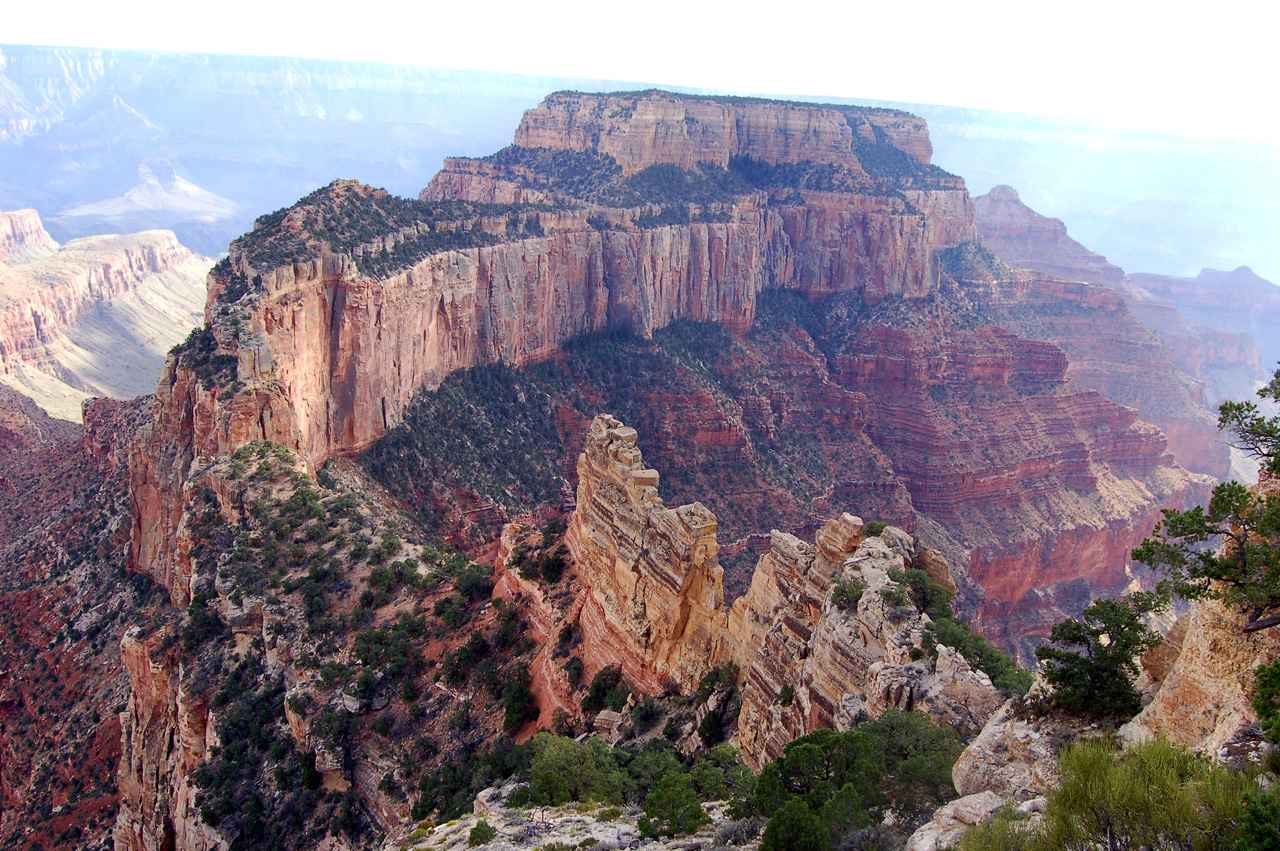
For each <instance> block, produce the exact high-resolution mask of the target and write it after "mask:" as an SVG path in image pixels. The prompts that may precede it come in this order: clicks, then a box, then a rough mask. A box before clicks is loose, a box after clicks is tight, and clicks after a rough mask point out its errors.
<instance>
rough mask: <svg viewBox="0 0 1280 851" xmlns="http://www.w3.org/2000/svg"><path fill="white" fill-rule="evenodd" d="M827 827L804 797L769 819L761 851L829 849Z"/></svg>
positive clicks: (785, 805)
mask: <svg viewBox="0 0 1280 851" xmlns="http://www.w3.org/2000/svg"><path fill="white" fill-rule="evenodd" d="M826 849H827V829H826V825H824V824H823V823H822V819H821V818H819V817H818V815H817V814H816V813H814V812H813V810H811V809H810V808H809V805H808V804H806V803H805V802H804V800H803V799H802V798H794V799H792V800H790V801H787V803H785V804H783V805H782V806H781V807H780V808H779V809H778V811H777V813H775V814H774V816H773V818H771V819H769V824H768V825H766V826H765V829H764V836H763V837H761V839H760V851H826Z"/></svg>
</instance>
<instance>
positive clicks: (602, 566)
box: [566, 414, 729, 693]
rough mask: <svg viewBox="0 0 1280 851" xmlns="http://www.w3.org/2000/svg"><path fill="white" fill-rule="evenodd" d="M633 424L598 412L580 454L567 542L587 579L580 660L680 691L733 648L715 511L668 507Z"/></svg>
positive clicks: (650, 688)
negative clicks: (728, 639)
mask: <svg viewBox="0 0 1280 851" xmlns="http://www.w3.org/2000/svg"><path fill="white" fill-rule="evenodd" d="M657 485H658V472H657V471H656V470H650V469H647V468H645V466H644V462H643V459H642V457H641V454H640V449H639V447H638V446H636V432H635V429H631V428H627V427H626V426H624V425H623V424H622V423H620V422H618V420H616V419H614V418H612V417H610V416H609V415H607V414H601V415H600V416H598V417H596V419H595V421H594V422H592V424H591V431H590V433H589V434H588V435H587V444H586V447H585V448H584V449H583V452H582V456H581V458H580V460H579V461H578V507H577V509H576V510H575V511H574V513H573V519H572V520H571V521H570V523H569V531H568V533H567V534H566V543H567V544H568V545H569V552H570V553H572V555H573V558H574V562H575V563H576V564H577V565H578V574H579V577H580V578H581V579H582V581H583V584H584V585H585V586H586V588H587V596H586V599H585V602H584V604H583V607H582V615H581V625H582V631H583V643H584V645H585V647H586V648H587V651H586V653H584V659H583V662H584V663H585V664H586V666H587V671H588V673H591V674H594V673H595V672H596V671H598V670H600V669H601V668H603V667H604V666H605V665H609V664H612V665H616V666H618V667H619V668H621V670H622V671H623V673H624V674H625V675H626V676H627V677H628V678H629V679H630V680H631V681H632V682H634V683H635V684H636V685H638V686H639V687H640V688H641V689H643V690H644V691H645V692H648V693H656V692H660V691H661V690H662V688H663V685H664V681H665V680H668V679H669V680H671V681H673V682H675V683H676V684H677V685H679V686H680V687H681V688H682V689H684V690H689V689H692V688H696V687H697V684H698V681H699V680H700V679H701V678H702V676H703V675H704V674H706V673H707V671H708V670H710V669H711V667H713V666H714V665H715V663H716V660H717V659H721V658H725V657H727V656H728V655H729V653H728V648H726V647H725V639H726V637H727V634H726V611H725V605H724V588H723V579H722V577H723V570H722V569H721V567H720V565H719V563H718V561H717V545H716V518H715V515H714V514H712V513H711V512H710V511H709V510H708V509H707V508H706V506H704V505H702V504H701V503H697V502H695V503H693V504H692V505H681V506H678V507H676V508H667V507H666V506H665V505H663V503H662V499H661V498H660V497H659V496H658V488H657Z"/></svg>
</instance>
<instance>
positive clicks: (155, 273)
mask: <svg viewBox="0 0 1280 851" xmlns="http://www.w3.org/2000/svg"><path fill="white" fill-rule="evenodd" d="M5 215H8V216H10V217H11V218H10V220H9V225H10V229H11V230H12V231H13V233H14V234H15V236H13V237H12V238H11V241H12V242H13V243H14V245H13V250H12V251H11V252H10V256H9V259H8V261H7V262H6V261H0V381H3V382H4V383H5V384H7V385H9V386H11V387H13V388H14V389H16V390H18V391H19V392H22V393H24V394H26V395H28V396H30V397H32V398H33V399H35V400H36V402H37V403H39V404H40V405H41V406H42V407H44V408H45V409H46V410H48V411H49V412H50V413H52V414H54V415H55V416H58V417H62V418H63V419H71V420H77V419H79V416H80V403H81V402H82V401H84V399H86V398H88V397H90V396H94V395H102V396H111V397H114V398H123V399H129V398H133V397H135V396H140V395H143V394H146V393H149V392H150V391H151V390H152V389H153V388H154V386H155V380H156V376H157V375H158V374H159V372H160V368H161V366H162V365H163V363H164V357H165V354H166V353H167V352H168V350H169V349H170V348H171V347H172V346H173V345H175V344H176V343H179V342H181V341H182V339H183V338H184V337H186V336H187V333H188V332H189V331H190V330H191V329H192V328H193V327H194V326H195V324H196V322H197V319H198V317H199V315H200V312H199V311H200V305H201V304H202V303H203V301H204V289H203V281H204V278H205V273H206V272H207V271H208V268H209V266H210V265H211V261H208V260H206V259H205V258H202V257H198V256H196V255H193V254H192V253H191V252H190V251H188V250H187V249H186V248H185V247H183V246H182V245H180V244H179V243H178V241H177V239H175V238H174V235H173V234H172V233H170V232H168V231H147V232H144V233H139V234H132V235H128V236H99V237H84V238H82V239H74V240H71V241H70V242H68V243H67V244H66V245H64V246H62V247H61V248H59V247H58V246H57V244H56V243H53V242H52V240H48V237H47V234H45V240H41V239H40V238H39V236H38V234H43V233H44V231H43V228H40V226H39V219H38V218H35V219H34V222H30V223H28V224H30V225H31V226H32V227H34V228H36V229H38V231H36V232H31V231H30V228H29V229H28V231H27V232H23V231H21V230H19V228H18V224H17V223H15V222H14V220H13V218H12V217H14V216H16V215H17V214H5ZM2 222H3V220H0V231H3V224H2ZM2 240H3V233H0V241H2ZM50 248H51V249H52V250H48V249H50Z"/></svg>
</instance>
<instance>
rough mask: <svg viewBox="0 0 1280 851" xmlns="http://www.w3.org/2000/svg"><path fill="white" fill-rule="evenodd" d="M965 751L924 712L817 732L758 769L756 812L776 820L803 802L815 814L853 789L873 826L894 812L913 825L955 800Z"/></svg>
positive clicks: (887, 715)
mask: <svg viewBox="0 0 1280 851" xmlns="http://www.w3.org/2000/svg"><path fill="white" fill-rule="evenodd" d="M962 749H963V745H962V744H961V742H960V737H959V734H957V733H956V731H955V730H954V729H952V728H951V727H937V726H934V725H933V724H932V723H930V721H929V718H928V716H927V715H925V714H924V713H921V712H899V711H898V710H894V709H891V710H889V711H887V712H885V713H884V714H883V715H881V716H880V717H879V718H877V719H875V720H874V721H866V722H863V723H862V724H859V725H858V726H857V727H855V728H854V729H852V730H849V731H846V732H839V733H838V732H836V731H834V730H816V731H814V732H812V733H809V734H808V735H806V736H801V737H800V738H798V739H794V740H792V741H791V742H789V743H788V744H787V746H786V749H785V750H784V752H783V755H782V756H781V757H779V758H778V759H776V760H774V761H773V762H771V763H769V764H768V765H766V766H765V768H764V770H763V771H761V773H760V777H759V780H758V782H757V784H756V788H755V792H754V795H753V796H752V805H751V808H752V809H754V811H755V812H758V813H759V814H761V815H764V816H772V815H773V814H774V813H776V812H777V811H778V810H779V809H780V808H781V807H782V806H783V805H784V804H786V803H787V802H788V801H791V800H792V799H795V798H802V799H804V801H805V802H806V804H807V805H808V807H809V809H810V810H811V811H812V812H814V813H818V812H821V811H822V808H823V807H824V806H825V805H826V804H827V802H828V801H830V800H831V799H832V797H833V796H835V794H836V793H837V792H841V791H842V790H843V789H844V787H845V786H846V785H849V784H852V790H851V792H853V793H856V794H857V797H858V800H859V801H860V802H861V806H863V807H865V808H866V811H867V812H868V814H870V816H871V817H872V819H871V820H872V821H880V820H882V819H883V816H884V815H885V813H887V812H888V811H889V810H890V809H892V810H893V812H894V814H895V816H896V817H897V818H898V819H899V821H900V822H908V821H911V820H913V819H915V818H917V817H918V816H919V815H920V814H922V813H925V812H928V811H932V810H933V809H934V808H936V807H937V806H938V805H939V804H941V803H943V802H945V801H948V800H950V799H951V798H953V797H955V789H954V787H953V786H952V785H951V766H952V764H953V763H954V762H955V760H956V758H957V757H958V756H959V755H960V751H961V750H962ZM846 797H848V795H847V794H846Z"/></svg>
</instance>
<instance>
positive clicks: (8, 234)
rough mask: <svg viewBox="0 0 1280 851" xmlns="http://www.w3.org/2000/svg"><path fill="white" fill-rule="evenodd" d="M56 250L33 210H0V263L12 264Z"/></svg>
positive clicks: (43, 255) (55, 244)
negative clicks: (7, 211) (6, 211)
mask: <svg viewBox="0 0 1280 851" xmlns="http://www.w3.org/2000/svg"><path fill="white" fill-rule="evenodd" d="M57 250H58V243H56V242H54V241H53V237H51V236H49V233H48V231H46V230H45V229H44V224H43V223H41V221H40V214H39V213H37V212H36V211H35V210H14V211H13V212H9V213H5V212H0V264H5V265H9V266H12V265H14V264H16V263H22V262H24V261H26V260H35V259H36V258H38V257H47V256H49V255H50V254H53V253H54V252H56V251H57Z"/></svg>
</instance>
